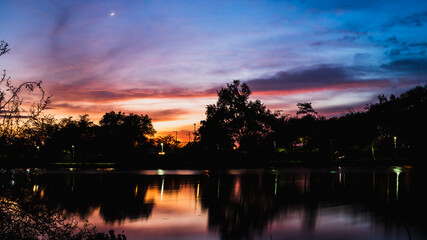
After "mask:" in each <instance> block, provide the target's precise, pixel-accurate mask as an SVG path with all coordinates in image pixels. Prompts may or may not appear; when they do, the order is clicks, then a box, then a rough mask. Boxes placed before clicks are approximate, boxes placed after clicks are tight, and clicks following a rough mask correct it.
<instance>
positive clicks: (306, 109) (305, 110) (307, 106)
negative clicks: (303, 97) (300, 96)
mask: <svg viewBox="0 0 427 240" xmlns="http://www.w3.org/2000/svg"><path fill="white" fill-rule="evenodd" d="M297 107H298V111H297V115H300V114H306V115H310V114H312V113H313V114H317V112H316V111H315V110H314V108H313V107H312V106H311V102H303V103H297Z"/></svg>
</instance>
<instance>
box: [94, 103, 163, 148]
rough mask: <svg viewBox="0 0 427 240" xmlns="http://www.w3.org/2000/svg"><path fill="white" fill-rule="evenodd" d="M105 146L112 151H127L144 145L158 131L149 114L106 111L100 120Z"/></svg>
mask: <svg viewBox="0 0 427 240" xmlns="http://www.w3.org/2000/svg"><path fill="white" fill-rule="evenodd" d="M99 124H100V126H101V128H100V131H101V134H100V136H101V137H102V138H103V140H102V141H103V142H104V147H106V148H108V149H109V150H110V151H117V150H119V151H125V150H129V149H134V148H135V147H137V146H140V145H143V144H144V143H145V142H146V141H147V138H148V136H153V135H154V134H155V133H156V131H155V130H154V127H153V125H152V124H151V118H150V117H149V116H148V115H143V114H141V115H138V114H133V113H130V114H128V115H126V114H125V113H122V112H118V113H116V112H114V111H111V112H108V113H105V114H104V116H103V117H102V119H101V120H100V121H99Z"/></svg>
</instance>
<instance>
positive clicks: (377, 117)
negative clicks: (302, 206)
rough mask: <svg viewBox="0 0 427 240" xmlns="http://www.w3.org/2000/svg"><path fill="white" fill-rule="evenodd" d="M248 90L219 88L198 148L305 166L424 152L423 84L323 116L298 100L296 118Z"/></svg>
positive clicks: (426, 94) (236, 85) (413, 157)
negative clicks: (337, 114)
mask: <svg viewBox="0 0 427 240" xmlns="http://www.w3.org/2000/svg"><path fill="white" fill-rule="evenodd" d="M250 94H251V91H250V89H249V87H248V86H247V85H246V84H245V83H243V84H241V83H240V82H239V81H234V82H233V83H232V84H228V85H227V87H226V88H222V89H221V90H220V91H218V101H217V103H216V104H213V105H209V106H207V110H206V120H205V121H202V122H201V127H200V129H199V137H200V139H199V140H200V141H199V142H198V143H196V145H197V144H199V147H200V149H202V150H203V151H202V152H206V151H207V152H211V153H240V154H246V155H247V156H250V157H252V158H254V159H258V160H260V161H262V160H261V159H264V161H266V160H267V161H268V160H269V159H274V160H276V161H279V162H288V163H289V162H295V161H297V162H305V163H309V164H324V163H345V162H355V161H365V162H373V161H377V162H380V161H382V162H383V161H394V162H402V161H403V162H415V161H421V160H422V159H421V158H422V156H425V153H426V143H427V140H426V137H425V136H426V134H427V126H426V124H425V122H427V115H426V109H427V105H426V102H427V101H426V100H427V86H417V87H415V88H413V89H411V90H409V91H407V92H405V93H403V94H401V95H400V96H394V95H391V96H390V97H389V98H387V97H385V96H384V95H380V96H379V97H378V100H379V101H378V102H377V103H374V104H371V105H367V106H366V107H365V109H364V110H363V111H358V112H355V111H351V112H349V113H347V114H344V115H343V116H340V117H333V118H328V119H327V118H325V117H323V116H320V115H318V114H317V112H316V111H315V109H314V108H313V106H312V104H311V103H309V102H304V103H298V104H297V107H298V111H297V114H296V116H290V115H286V114H283V113H282V112H272V111H270V110H269V109H267V108H266V106H265V105H264V104H262V103H261V102H260V101H259V100H256V101H251V100H249V95H250ZM227 161H228V160H227Z"/></svg>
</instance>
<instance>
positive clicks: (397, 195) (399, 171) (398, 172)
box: [393, 167, 402, 201]
mask: <svg viewBox="0 0 427 240" xmlns="http://www.w3.org/2000/svg"><path fill="white" fill-rule="evenodd" d="M393 172H394V173H396V201H398V200H399V175H400V173H401V172H402V168H401V167H394V168H393Z"/></svg>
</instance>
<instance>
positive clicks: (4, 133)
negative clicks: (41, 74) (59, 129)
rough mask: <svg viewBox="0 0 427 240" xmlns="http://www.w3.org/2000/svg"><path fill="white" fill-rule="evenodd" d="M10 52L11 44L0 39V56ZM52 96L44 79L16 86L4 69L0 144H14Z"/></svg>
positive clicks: (0, 82) (0, 81) (0, 85)
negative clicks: (15, 138)
mask: <svg viewBox="0 0 427 240" xmlns="http://www.w3.org/2000/svg"><path fill="white" fill-rule="evenodd" d="M8 52H10V48H9V45H8V44H7V43H6V42H4V41H3V40H2V41H0V56H1V55H3V54H6V53H8ZM29 93H33V95H34V94H36V93H37V94H36V96H33V98H31V97H27V95H28V94H29ZM24 96H26V97H27V98H24ZM34 98H36V100H34ZM50 98H51V97H50V96H47V95H46V93H45V91H44V89H43V88H42V81H28V82H23V83H21V84H19V85H18V86H15V85H14V84H13V83H12V81H11V78H10V77H8V76H7V75H6V70H3V73H2V75H1V77H0V139H1V142H0V145H3V146H4V145H8V144H12V143H13V142H12V141H13V140H14V137H15V136H17V135H19V134H22V131H23V130H24V129H25V128H26V127H28V126H29V125H30V124H31V123H32V122H33V121H34V120H35V119H36V118H37V117H38V116H39V115H40V113H41V112H42V111H43V110H44V109H45V108H46V106H47V104H48V103H49V101H50ZM24 100H25V101H24ZM28 101H32V103H27V102H28ZM23 113H26V115H22V114H23Z"/></svg>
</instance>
